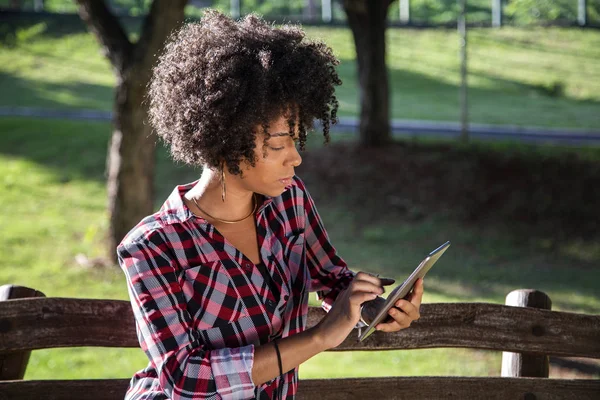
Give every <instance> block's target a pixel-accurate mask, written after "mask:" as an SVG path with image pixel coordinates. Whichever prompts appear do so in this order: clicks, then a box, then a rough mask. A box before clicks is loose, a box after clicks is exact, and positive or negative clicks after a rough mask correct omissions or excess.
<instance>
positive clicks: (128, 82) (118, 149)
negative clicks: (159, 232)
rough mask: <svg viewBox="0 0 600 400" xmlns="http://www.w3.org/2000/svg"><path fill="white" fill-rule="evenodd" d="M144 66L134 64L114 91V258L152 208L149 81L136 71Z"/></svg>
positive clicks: (110, 170) (110, 161)
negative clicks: (118, 249) (119, 246)
mask: <svg viewBox="0 0 600 400" xmlns="http://www.w3.org/2000/svg"><path fill="white" fill-rule="evenodd" d="M141 69H142V68H141V67H138V68H133V70H132V71H130V74H129V76H127V77H124V78H122V79H121V80H120V82H119V84H118V86H117V88H116V93H115V104H114V107H113V132H112V137H111V140H110V144H109V150H108V156H107V162H106V170H107V191H108V211H109V215H110V223H109V240H108V252H109V255H110V256H111V259H114V257H115V256H114V255H113V254H114V253H115V248H116V247H117V245H118V244H119V242H120V241H121V239H123V237H125V235H126V234H127V232H129V230H130V229H131V228H132V227H134V226H135V225H136V224H137V223H138V222H139V221H140V220H141V219H142V218H144V217H145V216H146V215H149V214H151V213H152V210H153V199H154V185H153V178H154V164H155V147H154V143H155V140H156V138H155V136H154V135H152V129H151V128H150V125H149V124H148V123H147V122H145V121H147V120H148V113H147V109H146V107H145V106H143V105H142V102H143V100H144V95H145V91H144V88H145V87H146V85H147V82H143V79H139V78H137V79H136V77H135V73H133V72H137V71H139V70H141ZM140 72H141V71H140Z"/></svg>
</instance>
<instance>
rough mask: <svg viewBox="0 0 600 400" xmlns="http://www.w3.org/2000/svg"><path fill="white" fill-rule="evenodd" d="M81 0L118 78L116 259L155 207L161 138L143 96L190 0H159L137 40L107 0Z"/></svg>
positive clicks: (111, 165)
mask: <svg viewBox="0 0 600 400" xmlns="http://www.w3.org/2000/svg"><path fill="white" fill-rule="evenodd" d="M77 2H78V3H79V14H80V15H81V18H82V19H83V20H84V21H85V22H86V23H87V25H88V26H89V27H90V29H91V30H92V32H93V33H94V34H95V35H96V37H97V38H98V40H99V41H100V43H101V44H102V46H103V47H104V50H105V53H106V56H107V57H108V59H109V60H110V61H111V64H112V66H113V68H114V70H115V74H116V76H117V87H116V90H115V103H114V107H113V112H114V115H113V134H112V137H111V140H110V145H109V150H108V156H107V180H108V181H107V190H108V212H109V215H110V224H109V237H108V255H109V258H110V259H112V260H115V258H116V254H115V248H116V246H117V245H118V244H119V242H120V241H121V240H122V239H123V237H124V236H125V235H126V234H127V232H128V231H129V230H130V229H131V228H133V227H134V226H135V225H136V224H137V223H138V222H139V221H140V220H141V219H142V218H143V217H144V216H146V215H149V214H151V213H152V211H153V199H154V185H153V178H154V164H155V160H154V157H155V147H154V143H155V141H156V138H155V137H154V136H153V135H152V130H151V127H150V125H149V123H148V111H147V107H146V106H145V105H144V102H143V100H144V97H145V95H146V87H147V85H148V82H149V80H150V77H151V75H152V66H153V65H154V64H155V62H156V57H157V55H158V54H160V53H161V51H162V48H163V45H164V42H165V40H166V39H167V38H168V36H169V34H170V33H171V32H172V31H173V29H175V28H177V27H179V26H180V24H181V23H182V22H183V20H184V14H183V10H184V7H185V5H186V3H187V0H171V1H169V0H155V1H154V2H153V3H152V6H151V8H150V12H149V13H148V16H147V17H146V18H145V20H144V24H143V27H142V32H141V33H140V39H139V40H138V41H137V43H135V44H132V43H131V42H130V41H129V39H128V37H127V34H126V33H125V30H124V29H123V27H122V26H121V24H120V22H119V21H118V19H117V18H116V17H115V16H114V15H113V14H112V13H111V12H110V10H109V8H108V7H107V5H106V3H105V2H104V1H96V0H77Z"/></svg>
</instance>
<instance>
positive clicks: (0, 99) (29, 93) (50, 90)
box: [0, 72, 113, 110]
mask: <svg viewBox="0 0 600 400" xmlns="http://www.w3.org/2000/svg"><path fill="white" fill-rule="evenodd" d="M0 87H2V92H3V95H1V96H0V106H5V107H40V108H49V109H67V108H68V109H97V110H110V109H111V108H112V97H113V88H112V87H110V86H105V85H93V84H88V83H81V82H76V81H69V82H61V83H53V82H48V81H32V80H28V79H23V78H21V77H18V76H15V75H13V74H7V73H2V72H0Z"/></svg>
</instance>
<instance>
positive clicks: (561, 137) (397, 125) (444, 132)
mask: <svg viewBox="0 0 600 400" xmlns="http://www.w3.org/2000/svg"><path fill="white" fill-rule="evenodd" d="M6 116H21V117H32V118H55V119H75V120H90V121H110V120H111V118H112V113H111V112H109V111H101V110H73V109H71V110H52V109H43V108H29V107H0V117H6ZM339 120H340V121H339V123H338V124H337V125H336V126H335V127H334V129H332V132H334V133H335V132H341V131H345V132H347V131H349V130H350V131H356V129H357V127H358V120H357V119H356V118H352V117H340V119H339ZM599 126H600V117H599ZM391 128H392V133H393V135H394V136H399V137H412V136H430V137H458V136H459V135H460V125H459V124H458V123H456V122H443V121H419V120H398V119H395V120H393V121H392V124H391ZM469 133H470V135H471V137H472V138H476V139H495V140H520V141H528V142H538V143H541V142H547V143H560V144H569V145H600V131H589V130H575V129H574V130H568V129H555V128H544V127H521V126H512V125H485V124H471V125H470V126H469Z"/></svg>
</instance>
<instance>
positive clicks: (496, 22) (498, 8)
mask: <svg viewBox="0 0 600 400" xmlns="http://www.w3.org/2000/svg"><path fill="white" fill-rule="evenodd" d="M492 26H493V27H494V28H500V27H501V26H502V0H492Z"/></svg>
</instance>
